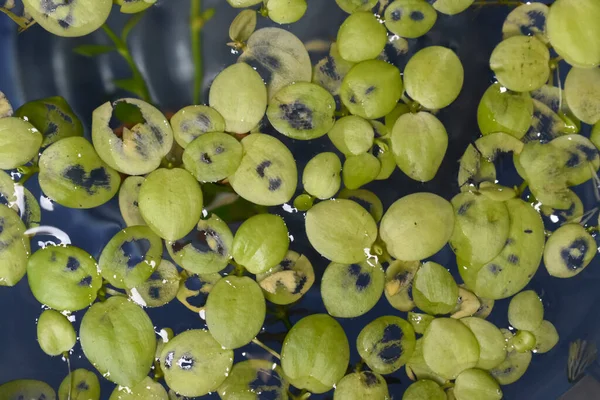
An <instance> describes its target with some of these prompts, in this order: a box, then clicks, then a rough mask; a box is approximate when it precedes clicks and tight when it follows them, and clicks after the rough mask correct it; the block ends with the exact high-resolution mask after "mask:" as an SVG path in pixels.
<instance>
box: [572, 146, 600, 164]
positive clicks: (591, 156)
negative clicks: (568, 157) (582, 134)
mask: <svg viewBox="0 0 600 400" xmlns="http://www.w3.org/2000/svg"><path fill="white" fill-rule="evenodd" d="M576 147H577V150H579V151H581V152H582V153H583V154H585V159H586V160H587V161H594V160H595V159H596V158H598V150H597V149H596V148H594V147H588V146H586V145H583V144H578V145H577V146H576Z"/></svg>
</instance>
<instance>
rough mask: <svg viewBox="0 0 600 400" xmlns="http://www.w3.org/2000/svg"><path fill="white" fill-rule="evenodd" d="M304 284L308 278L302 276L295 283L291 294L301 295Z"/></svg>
mask: <svg viewBox="0 0 600 400" xmlns="http://www.w3.org/2000/svg"><path fill="white" fill-rule="evenodd" d="M306 282H308V278H307V277H306V276H302V277H301V278H300V280H299V281H298V282H297V283H296V287H295V288H294V291H293V292H292V294H300V293H302V289H304V286H305V285H306Z"/></svg>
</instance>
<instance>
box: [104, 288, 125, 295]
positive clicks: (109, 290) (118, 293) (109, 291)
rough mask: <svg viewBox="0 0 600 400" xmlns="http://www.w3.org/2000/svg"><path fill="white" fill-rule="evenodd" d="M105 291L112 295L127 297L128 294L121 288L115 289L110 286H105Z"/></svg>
mask: <svg viewBox="0 0 600 400" xmlns="http://www.w3.org/2000/svg"><path fill="white" fill-rule="evenodd" d="M104 293H106V294H110V295H111V296H123V297H126V296H127V295H126V294H125V293H123V292H121V291H119V290H115V289H112V288H109V287H105V288H104Z"/></svg>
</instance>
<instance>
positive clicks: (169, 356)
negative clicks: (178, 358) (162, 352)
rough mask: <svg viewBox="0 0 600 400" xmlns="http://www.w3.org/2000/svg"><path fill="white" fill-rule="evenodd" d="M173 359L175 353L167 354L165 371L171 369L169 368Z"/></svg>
mask: <svg viewBox="0 0 600 400" xmlns="http://www.w3.org/2000/svg"><path fill="white" fill-rule="evenodd" d="M173 358H175V352H174V351H170V352H168V353H167V356H166V357H165V367H166V368H167V369H171V367H172V366H173Z"/></svg>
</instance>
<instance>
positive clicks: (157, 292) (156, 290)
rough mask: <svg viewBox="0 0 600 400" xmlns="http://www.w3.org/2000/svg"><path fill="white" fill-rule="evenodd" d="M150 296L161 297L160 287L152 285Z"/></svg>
mask: <svg viewBox="0 0 600 400" xmlns="http://www.w3.org/2000/svg"><path fill="white" fill-rule="evenodd" d="M148 296H150V298H152V299H154V300H157V299H160V287H159V286H150V288H149V289H148Z"/></svg>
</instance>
